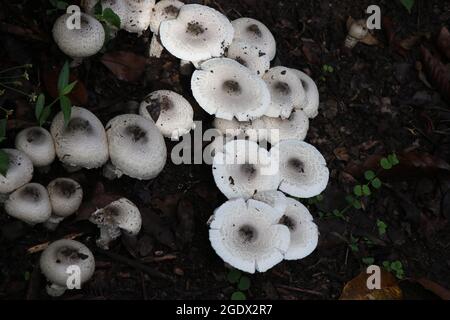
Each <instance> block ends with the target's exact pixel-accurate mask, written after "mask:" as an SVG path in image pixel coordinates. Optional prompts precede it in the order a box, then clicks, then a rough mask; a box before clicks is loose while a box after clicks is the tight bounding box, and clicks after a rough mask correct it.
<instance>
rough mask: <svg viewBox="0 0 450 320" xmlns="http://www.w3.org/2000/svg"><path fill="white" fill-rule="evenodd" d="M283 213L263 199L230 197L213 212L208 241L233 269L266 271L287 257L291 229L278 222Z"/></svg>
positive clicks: (252, 271) (253, 271)
mask: <svg viewBox="0 0 450 320" xmlns="http://www.w3.org/2000/svg"><path fill="white" fill-rule="evenodd" d="M281 215H282V214H280V213H279V212H277V211H276V210H275V209H273V208H272V207H270V206H269V205H267V204H265V203H263V202H260V201H256V200H252V199H250V200H248V201H247V202H245V201H244V199H235V200H230V201H228V202H225V203H224V204H223V205H222V206H220V207H219V208H218V209H216V211H215V212H214V215H213V217H212V219H211V224H210V230H209V240H210V241H211V245H212V247H213V249H214V250H215V251H216V253H217V255H218V256H219V257H221V258H222V259H223V261H225V262H226V263H228V264H230V265H231V266H233V267H234V268H236V269H239V270H242V271H244V272H248V273H255V271H258V272H265V271H267V270H269V269H270V268H272V267H273V266H275V265H276V264H278V263H279V262H281V261H282V260H283V259H284V254H285V252H286V251H287V249H288V247H289V242H290V238H289V229H288V228H287V227H286V226H284V225H280V224H278V221H279V219H280V218H281Z"/></svg>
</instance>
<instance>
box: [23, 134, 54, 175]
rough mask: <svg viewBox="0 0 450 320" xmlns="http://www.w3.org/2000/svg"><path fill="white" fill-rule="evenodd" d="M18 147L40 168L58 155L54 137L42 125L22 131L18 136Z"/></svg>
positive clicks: (47, 164)
mask: <svg viewBox="0 0 450 320" xmlns="http://www.w3.org/2000/svg"><path fill="white" fill-rule="evenodd" d="M16 148H17V149H18V150H20V151H22V152H24V153H25V154H26V155H27V156H28V157H29V158H30V160H31V162H33V165H34V166H35V167H38V168H45V167H47V166H49V165H50V164H51V163H52V162H53V161H54V160H55V157H56V153H55V144H54V143H53V138H52V136H51V134H50V132H48V131H47V130H45V129H44V128H42V127H31V128H26V129H23V130H22V131H20V132H19V133H18V134H17V136H16Z"/></svg>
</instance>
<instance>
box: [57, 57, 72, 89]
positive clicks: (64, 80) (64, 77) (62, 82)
mask: <svg viewBox="0 0 450 320" xmlns="http://www.w3.org/2000/svg"><path fill="white" fill-rule="evenodd" d="M69 73H70V70H69V62H68V61H66V62H65V63H64V65H63V67H62V68H61V71H60V72H59V77H58V92H59V94H60V95H63V93H62V92H63V90H64V88H65V87H67V85H68V84H69Z"/></svg>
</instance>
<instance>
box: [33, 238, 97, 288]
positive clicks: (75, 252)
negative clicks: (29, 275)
mask: <svg viewBox="0 0 450 320" xmlns="http://www.w3.org/2000/svg"><path fill="white" fill-rule="evenodd" d="M39 264H40V267H41V272H42V273H43V274H44V275H45V277H46V278H47V280H48V281H49V282H51V283H52V284H55V285H57V286H60V287H64V288H66V287H67V279H68V278H69V276H70V273H68V272H67V271H68V268H69V267H70V266H77V267H79V268H80V282H81V284H83V283H85V282H87V281H88V280H89V279H90V278H91V277H92V275H93V274H94V271H95V260H94V256H93V254H92V252H91V250H89V249H88V248H87V247H86V246H85V245H84V244H82V243H80V242H78V241H74V240H67V239H62V240H58V241H55V242H53V243H51V244H50V245H49V246H48V247H47V249H45V250H44V251H43V252H42V255H41V258H40V263H39Z"/></svg>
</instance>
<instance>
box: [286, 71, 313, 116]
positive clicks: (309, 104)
mask: <svg viewBox="0 0 450 320" xmlns="http://www.w3.org/2000/svg"><path fill="white" fill-rule="evenodd" d="M291 71H292V72H293V73H295V75H296V76H297V77H298V78H299V79H300V81H301V82H302V85H303V89H304V90H305V94H306V102H305V104H304V105H302V106H300V109H301V110H303V112H305V113H306V115H307V116H308V118H315V117H317V115H318V114H319V89H317V85H316V83H315V82H314V80H313V79H311V77H310V76H308V75H307V74H306V73H304V72H302V71H300V70H296V69H291Z"/></svg>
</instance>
